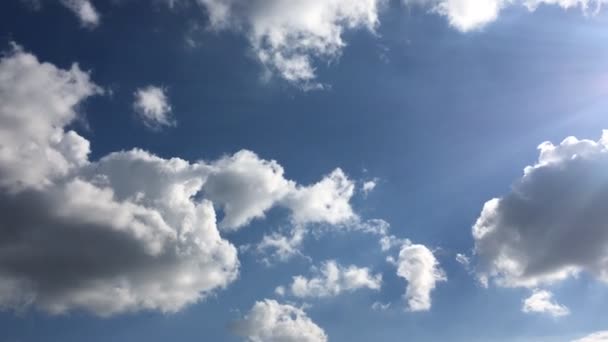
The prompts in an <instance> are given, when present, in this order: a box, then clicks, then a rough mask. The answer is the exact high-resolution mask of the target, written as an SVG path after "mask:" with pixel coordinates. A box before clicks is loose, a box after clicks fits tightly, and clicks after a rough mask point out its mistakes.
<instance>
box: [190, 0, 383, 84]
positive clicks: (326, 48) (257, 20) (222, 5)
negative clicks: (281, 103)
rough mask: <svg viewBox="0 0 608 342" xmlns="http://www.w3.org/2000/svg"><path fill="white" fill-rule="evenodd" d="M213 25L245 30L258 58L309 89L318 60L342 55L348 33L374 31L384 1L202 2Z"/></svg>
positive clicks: (218, 27) (265, 0)
mask: <svg viewBox="0 0 608 342" xmlns="http://www.w3.org/2000/svg"><path fill="white" fill-rule="evenodd" d="M197 1H198V2H199V3H200V4H202V5H203V6H204V7H205V8H206V9H207V12H208V14H209V18H210V22H211V26H212V27H214V28H216V29H225V28H231V29H234V30H240V31H243V32H245V34H246V36H247V38H248V40H249V42H250V44H251V47H252V49H253V52H254V54H255V56H256V57H257V59H258V60H259V61H260V62H261V63H262V64H263V65H264V66H266V67H267V68H268V69H269V70H270V71H272V72H276V73H278V74H279V75H280V76H281V77H283V78H284V79H286V80H288V81H290V82H292V83H294V84H297V85H299V86H302V87H304V88H311V87H313V88H314V87H319V86H320V85H319V84H318V83H316V82H315V81H314V79H315V68H314V66H313V64H314V60H315V59H317V58H319V59H333V58H336V57H338V56H339V55H340V52H341V50H342V48H343V47H344V46H345V42H344V40H343V38H342V36H343V33H344V31H345V30H347V29H356V28H361V27H363V28H367V29H369V30H372V31H373V30H374V28H375V26H376V25H377V23H378V6H379V3H380V2H381V0H329V1H328V0H292V1H285V0H254V1H242V0H197Z"/></svg>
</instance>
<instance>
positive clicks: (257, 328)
mask: <svg viewBox="0 0 608 342" xmlns="http://www.w3.org/2000/svg"><path fill="white" fill-rule="evenodd" d="M232 330H233V332H234V333H236V334H237V335H239V336H242V337H244V338H245V339H246V340H247V341H251V342H266V341H280V342H325V341H327V335H326V334H325V332H324V331H323V329H321V328H320V327H319V326H318V325H316V324H315V323H314V322H313V321H312V320H311V319H310V318H309V317H308V316H307V315H306V313H305V312H304V311H303V310H302V309H300V308H297V307H294V306H291V305H287V304H280V303H278V302H277V301H274V300H270V299H266V300H264V301H260V302H256V303H255V304H254V305H253V307H252V308H251V310H250V311H249V313H247V315H246V316H245V317H244V318H243V319H242V320H241V321H238V322H235V323H234V324H233V326H232Z"/></svg>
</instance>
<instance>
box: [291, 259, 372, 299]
mask: <svg viewBox="0 0 608 342" xmlns="http://www.w3.org/2000/svg"><path fill="white" fill-rule="evenodd" d="M316 273H317V274H316V276H314V277H312V278H306V277H304V276H295V277H293V282H292V283H291V286H290V287H289V290H290V294H291V295H293V296H295V297H300V298H322V297H333V296H337V295H340V294H341V293H343V292H352V291H355V290H358V289H363V288H367V289H372V290H379V289H380V287H381V286H382V275H380V274H375V275H374V274H372V273H371V271H370V270H369V269H368V268H366V267H357V266H354V265H351V266H348V267H344V266H341V265H340V264H338V263H337V262H336V261H335V260H329V261H326V262H324V263H323V264H322V265H321V268H320V269H319V270H317V271H316Z"/></svg>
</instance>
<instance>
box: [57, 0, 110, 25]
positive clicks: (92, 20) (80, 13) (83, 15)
mask: <svg viewBox="0 0 608 342" xmlns="http://www.w3.org/2000/svg"><path fill="white" fill-rule="evenodd" d="M61 3H62V4H63V5H64V6H65V7H67V8H69V9H70V10H71V11H72V12H74V14H76V16H77V17H78V19H80V22H81V23H82V25H83V26H86V27H95V26H97V25H99V22H100V20H101V19H100V15H99V13H98V12H97V10H96V9H95V7H94V6H93V4H92V3H91V1H89V0H61Z"/></svg>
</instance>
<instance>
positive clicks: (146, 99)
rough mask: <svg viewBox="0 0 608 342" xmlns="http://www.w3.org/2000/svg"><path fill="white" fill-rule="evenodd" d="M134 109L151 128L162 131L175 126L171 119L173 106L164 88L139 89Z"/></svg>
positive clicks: (149, 87) (136, 93) (148, 87)
mask: <svg viewBox="0 0 608 342" xmlns="http://www.w3.org/2000/svg"><path fill="white" fill-rule="evenodd" d="M133 109H134V110H135V112H136V113H137V114H138V115H139V117H140V119H141V120H142V121H143V123H144V124H145V125H146V126H148V127H149V128H153V129H160V128H162V127H164V126H174V125H175V121H174V120H173V119H172V118H171V105H170V104H169V99H168V97H167V94H166V91H165V89H163V88H160V87H155V86H147V87H145V88H141V89H137V90H136V91H135V101H134V102H133Z"/></svg>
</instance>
